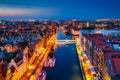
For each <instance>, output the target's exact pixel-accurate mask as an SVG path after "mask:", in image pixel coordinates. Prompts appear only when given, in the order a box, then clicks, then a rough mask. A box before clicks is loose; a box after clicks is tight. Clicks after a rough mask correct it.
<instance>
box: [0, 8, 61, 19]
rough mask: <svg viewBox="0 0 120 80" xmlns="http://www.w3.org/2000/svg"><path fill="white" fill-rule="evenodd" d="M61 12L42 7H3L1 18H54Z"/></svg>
mask: <svg viewBox="0 0 120 80" xmlns="http://www.w3.org/2000/svg"><path fill="white" fill-rule="evenodd" d="M58 13H59V11H58V9H56V8H50V7H40V8H18V7H17V8H14V7H1V8H0V16H1V17H3V16H39V17H43V16H44V17H48V16H50V17H52V16H56V15H58Z"/></svg>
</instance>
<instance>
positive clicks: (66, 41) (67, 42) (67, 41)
mask: <svg viewBox="0 0 120 80" xmlns="http://www.w3.org/2000/svg"><path fill="white" fill-rule="evenodd" d="M56 43H57V44H71V43H75V40H56Z"/></svg>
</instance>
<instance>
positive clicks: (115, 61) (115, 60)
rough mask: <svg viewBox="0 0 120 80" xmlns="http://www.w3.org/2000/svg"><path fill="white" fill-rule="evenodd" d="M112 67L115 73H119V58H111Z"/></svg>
mask: <svg viewBox="0 0 120 80" xmlns="http://www.w3.org/2000/svg"><path fill="white" fill-rule="evenodd" d="M112 61H113V65H114V69H115V72H116V73H120V58H113V59H112Z"/></svg>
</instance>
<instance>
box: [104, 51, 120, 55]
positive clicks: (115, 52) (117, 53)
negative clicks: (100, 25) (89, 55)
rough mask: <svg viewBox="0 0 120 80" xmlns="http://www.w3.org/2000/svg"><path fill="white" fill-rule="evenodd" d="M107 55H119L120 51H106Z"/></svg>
mask: <svg viewBox="0 0 120 80" xmlns="http://www.w3.org/2000/svg"><path fill="white" fill-rule="evenodd" d="M104 54H105V55H106V56H112V55H117V56H120V52H118V51H113V52H104Z"/></svg>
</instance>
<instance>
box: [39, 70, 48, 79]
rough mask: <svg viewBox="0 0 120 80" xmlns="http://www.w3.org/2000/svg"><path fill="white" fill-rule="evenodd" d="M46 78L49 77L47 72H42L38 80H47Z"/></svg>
mask: <svg viewBox="0 0 120 80" xmlns="http://www.w3.org/2000/svg"><path fill="white" fill-rule="evenodd" d="M46 76H47V73H46V72H45V71H42V72H41V73H40V74H39V76H38V80H45V79H46Z"/></svg>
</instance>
